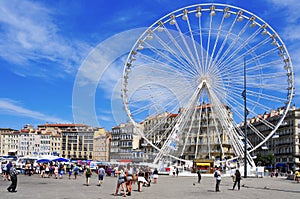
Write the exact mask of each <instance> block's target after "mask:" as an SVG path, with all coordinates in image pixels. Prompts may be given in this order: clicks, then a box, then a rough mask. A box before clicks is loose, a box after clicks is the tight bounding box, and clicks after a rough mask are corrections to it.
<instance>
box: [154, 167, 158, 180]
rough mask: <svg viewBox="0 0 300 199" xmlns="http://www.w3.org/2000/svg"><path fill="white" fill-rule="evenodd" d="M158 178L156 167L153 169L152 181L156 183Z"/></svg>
mask: <svg viewBox="0 0 300 199" xmlns="http://www.w3.org/2000/svg"><path fill="white" fill-rule="evenodd" d="M157 179H158V170H157V168H155V169H154V171H153V183H154V184H156V183H157Z"/></svg>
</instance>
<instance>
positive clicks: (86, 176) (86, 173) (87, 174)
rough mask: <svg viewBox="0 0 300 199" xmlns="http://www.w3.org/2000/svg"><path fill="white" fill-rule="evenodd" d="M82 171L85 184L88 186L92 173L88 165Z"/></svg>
mask: <svg viewBox="0 0 300 199" xmlns="http://www.w3.org/2000/svg"><path fill="white" fill-rule="evenodd" d="M84 173H85V182H86V186H89V185H90V178H91V175H92V171H91V168H90V167H89V166H86V168H85V171H84Z"/></svg>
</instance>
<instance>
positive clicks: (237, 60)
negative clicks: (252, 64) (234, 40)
mask: <svg viewBox="0 0 300 199" xmlns="http://www.w3.org/2000/svg"><path fill="white" fill-rule="evenodd" d="M269 42H270V38H266V39H265V40H263V41H262V42H260V43H259V44H257V45H254V46H253V47H251V48H249V49H248V50H247V51H246V52H242V53H241V54H240V55H239V56H237V55H238V53H239V52H240V51H241V50H242V48H239V49H238V50H236V51H235V52H234V53H232V57H234V59H230V60H228V61H227V62H225V61H224V62H222V63H220V65H219V67H220V69H221V70H224V69H225V68H231V69H232V70H234V69H235V68H241V67H240V66H241V61H242V60H243V59H244V58H245V57H246V56H249V54H253V53H254V52H255V51H256V50H258V49H259V48H261V47H265V44H268V43H269ZM244 44H245V43H244ZM241 47H243V48H244V47H245V45H244V46H241ZM257 60H258V59H257V58H256V59H255V61H257ZM246 64H247V65H249V60H247V62H246Z"/></svg>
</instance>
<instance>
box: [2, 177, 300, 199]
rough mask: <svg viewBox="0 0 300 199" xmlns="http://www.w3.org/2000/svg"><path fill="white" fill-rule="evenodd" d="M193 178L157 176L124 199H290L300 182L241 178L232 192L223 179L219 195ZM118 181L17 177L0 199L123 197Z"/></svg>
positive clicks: (205, 180) (208, 180)
mask: <svg viewBox="0 0 300 199" xmlns="http://www.w3.org/2000/svg"><path fill="white" fill-rule="evenodd" d="M196 178H197V177H196V176H189V177H184V176H179V177H172V176H159V179H158V183H157V184H152V185H151V186H150V187H143V190H142V192H138V191H137V184H134V185H133V192H132V195H131V196H127V198H132V199H134V198H143V199H150V198H151V199H156V198H180V199H189V198H191V199H192V198H193V199H195V198H207V199H209V198H214V199H216V198H222V199H232V198H239V199H243V198H245V199H246V198H247V199H251V198H255V199H262V198H270V199H276V198H279V199H289V198H291V199H292V198H293V199H294V198H299V197H300V183H299V184H297V183H296V182H294V181H292V180H286V178H282V177H279V178H270V177H264V178H247V179H242V182H241V184H242V185H243V186H242V187H241V190H240V191H237V190H235V191H232V190H231V188H232V185H233V182H232V179H231V178H230V177H223V178H222V182H221V186H220V189H221V192H215V191H214V187H215V179H214V178H213V177H212V176H202V180H201V183H200V184H198V183H197V182H196V181H197V179H196ZM116 182H117V178H114V177H105V179H104V184H103V185H102V186H101V187H98V186H97V179H96V175H95V174H94V175H93V176H92V179H91V184H90V186H85V178H84V177H83V176H79V179H78V180H77V181H76V180H74V179H73V178H72V179H71V180H69V179H68V178H67V177H66V176H64V178H63V179H54V178H40V177H39V175H34V176H30V177H29V176H23V175H19V176H18V187H17V190H18V192H16V193H9V192H7V190H6V188H7V187H8V186H9V184H10V182H8V181H1V182H0V198H1V199H10V198H12V199H18V198H20V199H29V198H30V199H32V198H34V199H39V198H41V199H77V198H80V199H83V198H89V199H106V198H116V199H117V198H123V195H121V194H120V195H119V196H113V193H114V192H115V188H116Z"/></svg>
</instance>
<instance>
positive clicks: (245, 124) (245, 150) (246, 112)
mask: <svg viewBox="0 0 300 199" xmlns="http://www.w3.org/2000/svg"><path fill="white" fill-rule="evenodd" d="M246 83H247V82H246V57H244V91H243V93H242V96H243V98H244V136H245V137H244V140H245V144H244V178H247V128H248V127H247V115H248V110H247V98H246Z"/></svg>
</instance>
